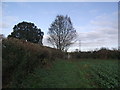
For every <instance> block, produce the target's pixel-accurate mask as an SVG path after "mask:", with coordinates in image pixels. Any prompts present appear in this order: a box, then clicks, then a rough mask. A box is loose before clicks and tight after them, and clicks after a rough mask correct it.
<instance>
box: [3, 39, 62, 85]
mask: <svg viewBox="0 0 120 90" xmlns="http://www.w3.org/2000/svg"><path fill="white" fill-rule="evenodd" d="M61 57H63V53H62V52H61V51H59V50H56V49H53V48H49V47H45V46H41V45H39V44H34V43H30V42H26V41H24V40H19V39H15V38H9V39H3V41H2V68H3V71H2V72H3V77H2V78H3V87H4V86H5V87H6V85H7V84H10V82H12V85H15V87H19V86H18V85H19V84H21V83H22V79H24V78H25V76H27V75H28V74H29V73H32V71H33V70H34V69H35V68H36V67H38V66H41V67H42V66H43V65H45V64H46V63H48V62H51V61H53V60H55V59H56V58H61ZM13 82H14V84H13Z"/></svg>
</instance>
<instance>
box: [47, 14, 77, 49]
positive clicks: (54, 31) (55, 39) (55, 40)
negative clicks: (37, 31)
mask: <svg viewBox="0 0 120 90" xmlns="http://www.w3.org/2000/svg"><path fill="white" fill-rule="evenodd" d="M48 34H49V37H48V42H49V43H51V44H52V45H53V46H54V47H55V48H57V49H60V50H62V51H65V50H67V49H68V48H69V46H70V45H71V44H73V40H74V39H75V37H76V30H75V29H74V28H73V25H72V22H71V19H70V17H68V16H67V15H66V16H63V15H58V16H56V19H55V21H54V22H53V23H52V24H51V26H50V28H49V31H48Z"/></svg>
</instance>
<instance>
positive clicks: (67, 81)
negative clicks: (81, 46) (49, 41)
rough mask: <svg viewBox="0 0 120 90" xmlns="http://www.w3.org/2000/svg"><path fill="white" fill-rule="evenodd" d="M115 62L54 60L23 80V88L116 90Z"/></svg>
mask: <svg viewBox="0 0 120 90" xmlns="http://www.w3.org/2000/svg"><path fill="white" fill-rule="evenodd" d="M119 80H120V78H119V77H118V61H117V60H90V59H89V60H79V61H77V60H75V61H74V60H72V61H70V60H69V61H68V60H56V61H55V62H54V63H53V65H49V66H47V67H46V68H42V69H41V68H37V69H36V70H35V71H34V73H33V74H31V75H29V76H28V77H27V78H26V79H24V80H23V83H22V84H21V85H20V87H24V88H116V87H118V83H120V81H119Z"/></svg>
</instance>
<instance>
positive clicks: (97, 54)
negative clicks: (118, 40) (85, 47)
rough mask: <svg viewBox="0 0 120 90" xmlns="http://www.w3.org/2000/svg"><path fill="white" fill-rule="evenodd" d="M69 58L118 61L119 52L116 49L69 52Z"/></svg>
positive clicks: (119, 57)
mask: <svg viewBox="0 0 120 90" xmlns="http://www.w3.org/2000/svg"><path fill="white" fill-rule="evenodd" d="M70 55H71V58H75V59H88V58H89V59H90V58H91V59H120V51H119V50H117V49H113V50H110V49H108V48H101V49H99V50H94V51H87V52H71V53H70Z"/></svg>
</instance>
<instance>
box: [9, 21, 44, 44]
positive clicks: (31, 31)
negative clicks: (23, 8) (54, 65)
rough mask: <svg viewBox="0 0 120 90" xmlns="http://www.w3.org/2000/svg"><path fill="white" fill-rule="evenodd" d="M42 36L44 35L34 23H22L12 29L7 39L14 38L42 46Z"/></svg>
mask: <svg viewBox="0 0 120 90" xmlns="http://www.w3.org/2000/svg"><path fill="white" fill-rule="evenodd" d="M43 35H44V33H43V32H42V31H41V29H38V28H37V26H35V24H34V23H31V22H25V21H23V22H21V23H18V24H17V25H15V26H14V27H13V32H12V33H11V35H8V38H9V37H14V38H18V39H23V40H26V41H29V42H32V43H39V44H42V39H43Z"/></svg>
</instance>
